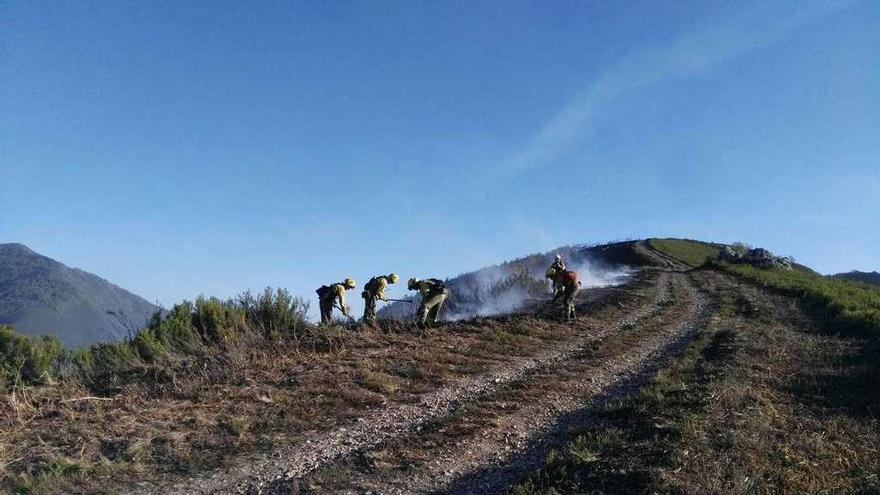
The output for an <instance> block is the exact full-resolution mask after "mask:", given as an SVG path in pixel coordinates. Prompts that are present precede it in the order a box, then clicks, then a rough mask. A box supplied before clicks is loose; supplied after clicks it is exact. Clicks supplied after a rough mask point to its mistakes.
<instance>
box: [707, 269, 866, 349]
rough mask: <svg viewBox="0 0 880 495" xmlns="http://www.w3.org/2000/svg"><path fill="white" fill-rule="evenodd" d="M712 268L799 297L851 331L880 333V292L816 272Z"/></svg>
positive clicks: (808, 305)
mask: <svg viewBox="0 0 880 495" xmlns="http://www.w3.org/2000/svg"><path fill="white" fill-rule="evenodd" d="M711 266H712V267H714V268H717V269H719V270H722V271H725V272H727V273H731V274H733V275H737V276H739V277H741V278H743V279H746V280H749V281H751V282H754V283H758V284H761V285H764V286H767V287H771V288H773V289H774V290H777V291H779V292H781V293H783V294H786V295H790V296H794V297H797V298H798V299H800V300H801V302H802V303H803V304H804V305H805V306H806V307H807V308H808V309H810V310H812V311H816V312H821V313H822V316H823V317H824V318H826V319H828V320H832V321H833V322H834V323H836V324H838V325H840V326H842V327H845V328H846V329H849V330H868V331H874V332H880V290H878V289H877V288H875V287H871V286H869V285H865V284H861V283H858V282H852V281H849V280H843V279H836V278H829V277H823V276H822V275H819V274H817V273H814V272H812V271H808V270H804V269H800V268H795V269H794V270H774V269H764V268H756V267H754V266H751V265H739V264H736V265H734V264H730V263H724V262H713V263H712V264H711Z"/></svg>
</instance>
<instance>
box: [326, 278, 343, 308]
mask: <svg viewBox="0 0 880 495" xmlns="http://www.w3.org/2000/svg"><path fill="white" fill-rule="evenodd" d="M328 299H329V300H330V302H331V304H332V303H333V302H336V301H339V307H340V308H344V307H345V286H344V285H342V284H333V285H331V286H330V296H329V297H328Z"/></svg>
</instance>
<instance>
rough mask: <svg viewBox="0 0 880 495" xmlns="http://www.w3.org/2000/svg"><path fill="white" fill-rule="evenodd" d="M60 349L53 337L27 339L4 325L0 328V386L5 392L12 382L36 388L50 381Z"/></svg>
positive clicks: (62, 352) (61, 349) (61, 351)
mask: <svg viewBox="0 0 880 495" xmlns="http://www.w3.org/2000/svg"><path fill="white" fill-rule="evenodd" d="M63 355H64V347H63V346H62V345H61V341H59V340H58V339H57V338H56V337H54V336H48V335H44V336H42V337H37V338H34V337H28V336H27V335H23V334H20V333H18V332H16V331H15V329H14V328H12V327H11V326H8V325H0V386H2V388H3V389H4V390H5V389H7V388H8V387H10V386H12V384H13V383H14V382H15V381H16V380H20V381H21V382H23V383H28V384H38V383H45V382H47V381H50V380H51V379H52V377H53V375H54V373H55V370H56V364H57V363H58V361H59V360H60V359H61V357H62V356H63Z"/></svg>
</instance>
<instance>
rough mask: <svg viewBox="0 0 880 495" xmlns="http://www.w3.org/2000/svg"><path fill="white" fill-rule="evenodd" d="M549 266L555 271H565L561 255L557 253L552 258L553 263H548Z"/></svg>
mask: <svg viewBox="0 0 880 495" xmlns="http://www.w3.org/2000/svg"><path fill="white" fill-rule="evenodd" d="M550 268H553V269H555V270H557V271H563V272H564V271H565V262H564V261H562V256H561V255H558V254H557V255H556V259H555V260H553V264H552V265H550Z"/></svg>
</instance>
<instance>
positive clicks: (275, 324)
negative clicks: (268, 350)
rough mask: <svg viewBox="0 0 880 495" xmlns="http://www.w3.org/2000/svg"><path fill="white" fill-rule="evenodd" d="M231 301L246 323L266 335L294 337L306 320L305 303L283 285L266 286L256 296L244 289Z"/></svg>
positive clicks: (267, 336) (302, 327)
mask: <svg viewBox="0 0 880 495" xmlns="http://www.w3.org/2000/svg"><path fill="white" fill-rule="evenodd" d="M235 304H236V305H237V306H238V307H239V308H241V309H242V311H244V314H245V316H246V318H247V322H248V325H250V326H251V327H252V328H254V329H257V330H259V331H260V332H261V333H262V334H263V335H264V336H265V337H266V338H272V339H275V338H278V337H281V336H294V337H295V336H297V335H298V334H300V333H301V332H302V330H304V329H305V328H306V327H307V326H308V324H309V323H308V320H307V319H306V314H307V313H308V310H309V304H308V303H307V302H305V301H303V300H302V299H300V298H296V297H291V295H290V293H289V292H288V291H287V289H281V288H279V289H276V290H274V291H273V290H272V288H271V287H266V288H265V289H264V290H263V292H262V294H260V295H259V296H257V297H254V296H253V294H251V293H250V291H248V292H245V293H243V294H241V295H239V296H238V299H237V301H236V302H235Z"/></svg>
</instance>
